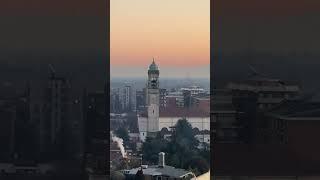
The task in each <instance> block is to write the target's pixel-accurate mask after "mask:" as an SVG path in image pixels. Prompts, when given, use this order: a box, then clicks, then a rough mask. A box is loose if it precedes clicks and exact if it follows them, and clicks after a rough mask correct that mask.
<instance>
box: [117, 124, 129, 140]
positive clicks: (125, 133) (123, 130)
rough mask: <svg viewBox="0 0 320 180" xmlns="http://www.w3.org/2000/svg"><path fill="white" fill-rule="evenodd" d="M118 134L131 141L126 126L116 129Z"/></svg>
mask: <svg viewBox="0 0 320 180" xmlns="http://www.w3.org/2000/svg"><path fill="white" fill-rule="evenodd" d="M115 134H116V136H118V137H119V138H122V139H123V141H124V142H128V141H129V133H128V130H127V129H126V128H124V127H120V128H118V129H117V130H116V131H115Z"/></svg>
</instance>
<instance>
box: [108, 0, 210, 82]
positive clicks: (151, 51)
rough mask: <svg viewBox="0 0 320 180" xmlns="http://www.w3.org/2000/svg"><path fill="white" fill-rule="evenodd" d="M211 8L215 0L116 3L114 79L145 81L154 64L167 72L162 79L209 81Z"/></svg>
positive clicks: (113, 13) (112, 42)
mask: <svg viewBox="0 0 320 180" xmlns="http://www.w3.org/2000/svg"><path fill="white" fill-rule="evenodd" d="M209 4H210V1H209V0H204V1H201V2H198V1H195V0H184V1H182V0H177V1H159V0H156V1H152V2H150V1H147V0H137V1H134V2H133V1H129V0H117V1H115V0H112V1H111V17H110V58H111V59H110V65H111V67H110V69H111V77H118V76H143V75H144V71H145V70H146V69H147V66H148V65H149V64H150V63H151V62H152V58H155V60H156V62H157V64H159V66H160V68H161V70H162V71H163V72H165V73H163V76H162V77H164V76H165V75H166V74H167V73H169V72H174V73H170V74H169V75H168V76H172V77H178V76H180V77H184V76H186V74H187V73H188V72H187V71H189V73H190V74H191V73H192V76H198V77H208V76H209V74H210V71H209V66H210V6H209ZM166 69H168V70H166ZM183 69H186V70H183ZM129 70H130V74H129V73H124V72H129ZM120 72H121V73H120Z"/></svg>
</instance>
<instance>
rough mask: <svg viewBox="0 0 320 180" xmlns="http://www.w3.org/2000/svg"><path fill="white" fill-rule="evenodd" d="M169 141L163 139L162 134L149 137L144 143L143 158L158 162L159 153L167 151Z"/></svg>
mask: <svg viewBox="0 0 320 180" xmlns="http://www.w3.org/2000/svg"><path fill="white" fill-rule="evenodd" d="M166 149H167V141H166V140H164V139H161V137H160V136H157V137H156V138H151V137H147V139H146V141H145V143H143V145H142V154H143V159H144V160H146V161H149V162H151V163H157V162H158V154H159V152H161V151H166Z"/></svg>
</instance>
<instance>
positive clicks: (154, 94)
mask: <svg viewBox="0 0 320 180" xmlns="http://www.w3.org/2000/svg"><path fill="white" fill-rule="evenodd" d="M159 100H160V91H159V69H158V66H157V65H156V63H155V62H154V59H153V61H152V64H151V65H150V66H149V70H148V83H147V109H148V120H147V134H148V136H150V135H151V136H152V134H154V133H155V132H158V131H159V104H160V102H159Z"/></svg>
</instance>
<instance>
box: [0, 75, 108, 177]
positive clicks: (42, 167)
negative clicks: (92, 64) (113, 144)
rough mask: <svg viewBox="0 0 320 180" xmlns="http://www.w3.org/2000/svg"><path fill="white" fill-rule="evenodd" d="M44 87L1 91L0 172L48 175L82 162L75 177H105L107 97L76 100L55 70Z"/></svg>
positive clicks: (86, 95)
mask: <svg viewBox="0 0 320 180" xmlns="http://www.w3.org/2000/svg"><path fill="white" fill-rule="evenodd" d="M42 87H43V88H33V87H32V85H30V84H27V85H26V87H25V90H24V91H23V92H18V91H16V90H15V89H14V87H11V86H6V87H5V88H3V89H2V88H1V90H0V91H1V92H0V116H1V122H0V147H1V148H0V151H1V152H0V162H5V164H0V166H1V167H0V169H2V170H3V173H9V174H10V173H11V174H12V173H13V174H14V173H19V174H23V173H29V174H30V173H31V174H32V173H34V174H37V175H40V174H43V175H47V174H59V173H61V172H57V171H56V170H57V169H59V168H58V167H57V166H59V167H60V165H61V167H62V166H64V165H63V164H68V163H69V162H73V163H79V167H81V166H80V162H85V165H84V166H85V168H79V169H77V170H75V173H76V174H81V173H83V172H87V173H89V171H88V169H90V173H91V174H105V173H106V171H107V167H106V162H105V159H106V150H105V147H106V146H107V143H108V141H106V140H107V137H108V134H107V133H108V132H107V131H106V128H107V127H108V124H107V123H108V121H107V113H106V101H107V99H106V97H107V96H106V92H105V91H102V92H86V91H84V92H83V94H82V95H75V94H74V93H73V92H74V90H73V89H72V82H70V80H68V78H67V77H63V76H58V75H57V73H55V72H54V71H53V70H52V71H51V73H50V74H49V77H48V78H47V79H46V83H44V84H43V86H42ZM57 162H60V163H61V164H60V165H57ZM58 164H59V163H58ZM2 167H3V168H2ZM6 167H8V168H6ZM9 167H10V168H9ZM14 169H17V170H14ZM17 171H19V172H17Z"/></svg>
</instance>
